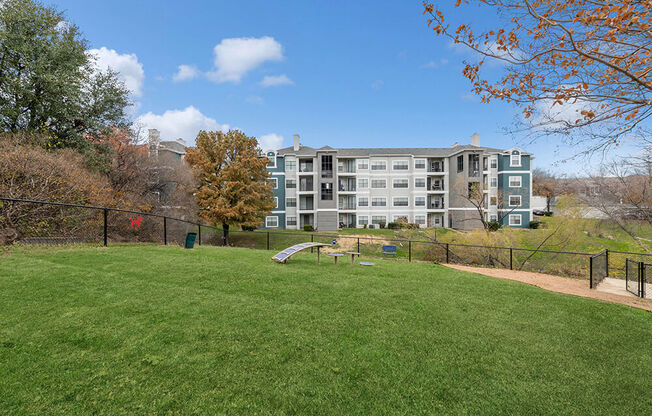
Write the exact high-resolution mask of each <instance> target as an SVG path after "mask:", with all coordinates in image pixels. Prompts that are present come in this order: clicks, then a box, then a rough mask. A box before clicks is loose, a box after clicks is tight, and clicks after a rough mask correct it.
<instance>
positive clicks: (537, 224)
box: [530, 221, 541, 230]
mask: <svg viewBox="0 0 652 416" xmlns="http://www.w3.org/2000/svg"><path fill="white" fill-rule="evenodd" d="M540 226H541V221H530V228H532V229H533V230H536V229H537V228H539V227H540Z"/></svg>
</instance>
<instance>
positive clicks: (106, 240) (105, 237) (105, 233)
mask: <svg viewBox="0 0 652 416" xmlns="http://www.w3.org/2000/svg"><path fill="white" fill-rule="evenodd" d="M108 216H109V210H108V209H106V208H104V247H106V245H107V243H108V242H109V233H108V224H107V223H108V220H107V218H108Z"/></svg>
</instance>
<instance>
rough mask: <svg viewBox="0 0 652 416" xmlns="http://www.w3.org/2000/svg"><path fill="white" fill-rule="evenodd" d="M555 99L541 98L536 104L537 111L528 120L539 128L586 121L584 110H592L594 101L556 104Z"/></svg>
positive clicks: (559, 126)
mask: <svg viewBox="0 0 652 416" xmlns="http://www.w3.org/2000/svg"><path fill="white" fill-rule="evenodd" d="M554 102H555V100H553V99H550V100H541V101H538V102H537V103H536V105H535V113H534V114H533V115H532V117H531V118H530V119H526V121H527V122H528V123H529V124H530V125H531V126H533V127H535V128H537V129H539V130H544V131H546V130H555V129H559V128H562V127H564V126H568V125H575V124H576V122H577V120H580V123H581V122H582V121H584V115H583V114H582V111H584V110H587V111H588V110H591V109H592V103H590V102H587V101H582V100H576V101H568V102H564V103H563V104H559V103H558V104H554V105H553V103H554Z"/></svg>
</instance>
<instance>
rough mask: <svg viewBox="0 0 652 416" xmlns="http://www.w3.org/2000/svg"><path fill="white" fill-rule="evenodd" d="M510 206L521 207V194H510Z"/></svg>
mask: <svg viewBox="0 0 652 416" xmlns="http://www.w3.org/2000/svg"><path fill="white" fill-rule="evenodd" d="M509 206H510V207H520V206H521V196H520V195H510V196H509Z"/></svg>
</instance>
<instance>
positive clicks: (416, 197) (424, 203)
mask: <svg viewBox="0 0 652 416" xmlns="http://www.w3.org/2000/svg"><path fill="white" fill-rule="evenodd" d="M418 198H423V204H417V199H418ZM426 199H427V198H426V197H425V196H415V197H414V206H415V207H425V206H426Z"/></svg>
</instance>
